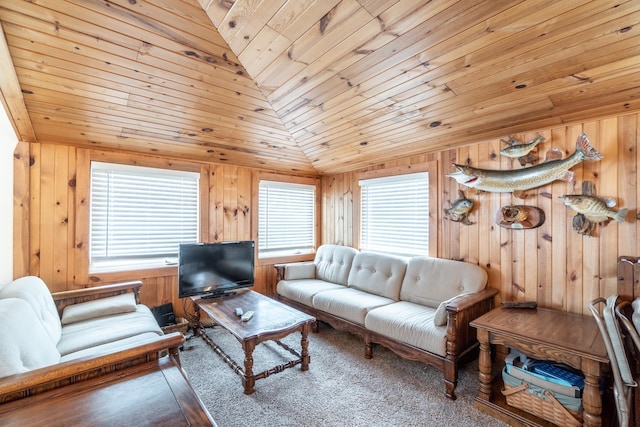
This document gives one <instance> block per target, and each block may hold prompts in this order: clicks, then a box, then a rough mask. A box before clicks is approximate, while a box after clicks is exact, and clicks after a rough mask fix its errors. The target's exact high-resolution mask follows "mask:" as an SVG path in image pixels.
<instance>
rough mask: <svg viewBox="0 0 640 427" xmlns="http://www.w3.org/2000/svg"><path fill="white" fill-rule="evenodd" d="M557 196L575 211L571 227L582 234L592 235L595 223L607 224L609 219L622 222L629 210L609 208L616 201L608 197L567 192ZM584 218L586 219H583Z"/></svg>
mask: <svg viewBox="0 0 640 427" xmlns="http://www.w3.org/2000/svg"><path fill="white" fill-rule="evenodd" d="M559 198H560V199H562V200H563V202H564V204H565V205H566V206H568V207H570V208H571V209H573V210H574V211H575V212H577V214H576V216H575V217H574V221H573V228H574V229H575V230H576V231H577V232H578V233H580V234H583V235H588V236H590V235H592V233H593V229H594V226H595V224H599V225H607V224H609V222H610V221H611V220H614V221H616V222H617V223H622V222H624V219H625V217H626V216H627V212H629V209H627V208H623V209H620V210H618V211H615V210H613V209H611V208H612V207H614V206H616V204H617V203H616V201H615V200H614V199H612V198H610V197H598V196H591V195H588V194H569V195H565V196H560V197H559ZM583 217H584V218H583ZM584 219H586V220H587V221H584Z"/></svg>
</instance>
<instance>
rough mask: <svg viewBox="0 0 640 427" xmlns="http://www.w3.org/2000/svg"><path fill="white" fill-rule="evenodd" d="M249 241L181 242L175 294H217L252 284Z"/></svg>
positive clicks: (250, 246)
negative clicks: (176, 292)
mask: <svg viewBox="0 0 640 427" xmlns="http://www.w3.org/2000/svg"><path fill="white" fill-rule="evenodd" d="M254 250H255V242H253V241H252V240H245V241H236V242H217V243H189V244H181V245H180V248H179V251H178V297H179V298H185V297H190V296H195V295H201V296H204V297H218V296H222V295H224V294H229V293H233V291H235V290H237V289H241V288H247V287H251V286H253V271H254Z"/></svg>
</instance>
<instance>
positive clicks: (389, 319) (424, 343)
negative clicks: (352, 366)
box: [364, 301, 447, 357]
mask: <svg viewBox="0 0 640 427" xmlns="http://www.w3.org/2000/svg"><path fill="white" fill-rule="evenodd" d="M435 312H436V310H435V309H433V308H430V307H425V306H424V305H420V304H414V303H412V302H407V301H400V302H396V303H393V304H389V305H385V306H383V307H379V308H376V309H374V310H371V311H370V312H369V313H368V314H367V317H366V318H365V321H364V325H365V327H366V328H367V329H368V330H370V331H372V332H376V333H378V334H380V335H384V336H387V337H389V338H392V339H394V340H396V341H400V342H402V343H405V344H409V345H412V346H414V347H418V348H420V349H422V350H426V351H430V352H431V353H435V354H437V355H440V356H443V357H444V356H446V355H447V327H446V326H436V325H435V324H434V322H433V317H434V315H435Z"/></svg>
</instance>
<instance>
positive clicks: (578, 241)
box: [322, 114, 640, 313]
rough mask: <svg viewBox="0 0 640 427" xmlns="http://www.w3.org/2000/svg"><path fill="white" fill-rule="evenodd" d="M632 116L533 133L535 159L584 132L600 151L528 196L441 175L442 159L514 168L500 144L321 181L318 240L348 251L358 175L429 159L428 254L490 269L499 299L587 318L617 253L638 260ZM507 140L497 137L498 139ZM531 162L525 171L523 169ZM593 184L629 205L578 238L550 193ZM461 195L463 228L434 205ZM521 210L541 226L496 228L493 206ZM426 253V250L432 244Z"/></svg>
mask: <svg viewBox="0 0 640 427" xmlns="http://www.w3.org/2000/svg"><path fill="white" fill-rule="evenodd" d="M639 121H640V118H639V116H638V115H635V114H634V115H625V116H620V117H615V118H608V119H602V120H598V121H592V122H585V123H582V124H580V125H573V126H564V127H559V128H553V129H541V130H540V131H539V133H541V134H542V135H543V136H544V137H545V138H546V140H545V141H544V142H543V143H542V144H540V145H539V146H538V152H537V155H538V156H539V157H540V161H543V160H544V158H545V154H546V152H547V150H549V149H550V148H552V147H555V148H558V149H560V150H562V152H563V153H564V157H566V156H568V155H570V154H571V153H573V152H574V151H575V141H576V139H577V137H578V135H579V134H580V132H585V133H586V134H587V136H588V137H589V139H590V140H591V143H592V145H593V146H594V147H595V148H596V149H597V150H598V151H600V153H601V154H603V155H604V159H603V160H601V161H599V162H583V163H582V164H581V165H578V166H576V167H574V168H573V169H572V170H573V171H574V172H575V181H574V182H573V183H568V182H564V181H556V182H554V183H552V184H548V185H546V186H543V187H540V188H537V189H534V190H530V191H528V192H527V193H526V198H525V199H517V198H515V197H513V196H512V195H511V194H510V193H507V194H496V193H484V192H475V191H472V190H470V189H468V188H466V187H464V186H459V185H458V184H457V183H456V181H455V180H453V179H452V178H449V177H447V176H446V174H447V173H449V172H452V171H453V168H452V167H451V163H454V162H455V163H467V164H470V165H472V166H474V167H479V168H484V169H518V168H521V165H520V163H519V162H518V161H517V160H513V159H509V158H507V157H504V156H501V155H500V153H499V152H500V150H501V149H502V148H504V146H505V144H504V143H503V142H501V141H500V140H499V139H496V140H490V141H483V142H480V143H478V144H475V145H471V146H468V147H464V148H460V149H456V150H447V151H442V152H440V153H437V154H436V155H425V156H416V157H412V158H407V159H405V160H404V161H400V162H392V163H384V164H380V165H377V166H375V167H372V168H368V169H362V170H359V171H354V172H349V173H343V174H338V175H331V176H326V177H324V178H323V180H322V188H323V234H322V240H323V242H326V243H339V244H345V245H353V246H357V242H358V230H359V215H358V214H357V213H358V212H359V206H358V205H359V201H358V200H357V194H358V188H357V186H358V178H359V175H360V174H361V173H363V172H367V171H369V170H373V169H389V168H397V167H398V166H410V165H413V164H419V163H424V162H427V161H437V165H438V166H437V172H436V176H435V177H433V176H431V175H430V178H431V179H430V181H431V185H438V194H439V198H438V199H437V200H430V203H432V204H436V206H437V208H432V209H431V212H432V217H431V221H432V227H431V232H432V233H437V241H438V245H437V246H438V247H437V248H436V252H435V253H436V254H437V256H439V257H442V258H449V259H459V260H464V261H468V262H471V263H475V264H479V265H481V266H483V267H485V268H486V269H487V271H488V272H489V280H490V286H491V287H493V288H496V289H498V290H499V291H500V294H499V297H498V303H499V302H500V301H501V300H518V301H524V300H528V301H530V300H533V301H537V302H538V304H539V305H540V306H542V307H553V308H556V309H560V310H564V311H569V312H576V313H589V311H588V303H589V301H591V300H592V299H594V298H596V297H598V296H608V295H611V294H613V293H615V292H616V283H617V278H616V259H617V257H618V256H619V255H637V250H638V236H639V234H638V222H637V219H636V217H637V215H638V211H637V199H638V194H637V188H638V180H639V179H640V177H639V175H638V172H637V170H638V164H639V160H640V159H639V154H638V150H637V141H638V133H639V130H638V122H639ZM536 134H537V133H536V132H532V133H528V134H524V135H515V136H516V137H517V138H518V139H520V140H527V141H528V140H531V139H533V138H535V136H536ZM506 138H507V135H505V137H504V139H506ZM528 166H531V165H527V167H528ZM585 180H588V181H591V182H592V183H593V184H594V185H595V189H596V194H597V195H599V196H603V197H612V198H614V199H616V200H617V202H618V206H617V207H616V208H615V209H618V208H620V207H626V208H628V209H629V213H628V214H627V217H626V221H625V222H624V223H622V224H617V223H615V222H611V223H609V224H608V225H607V226H606V227H598V228H596V231H595V233H594V235H593V236H591V237H589V236H582V235H580V234H578V233H577V232H576V231H574V230H573V227H572V219H573V216H574V214H575V212H573V211H572V210H570V209H569V208H568V207H566V206H565V205H564V204H563V202H562V200H561V199H559V198H558V197H559V196H563V195H565V194H580V193H581V189H582V182H583V181H585ZM458 189H463V190H464V191H465V194H466V195H467V197H468V198H470V199H471V200H473V202H474V210H473V212H472V214H471V216H470V219H471V221H472V222H474V223H475V224H473V225H470V226H467V225H462V224H460V223H457V222H453V221H450V220H449V219H448V218H447V217H446V215H444V214H443V209H444V208H448V207H449V206H450V203H451V202H453V201H455V200H456V199H457V198H458ZM511 204H524V205H532V206H538V207H540V208H542V210H543V211H544V212H545V215H546V221H545V223H544V224H543V225H542V226H541V227H539V228H536V229H530V230H507V229H505V228H501V227H499V226H497V225H496V223H495V221H494V214H495V213H496V212H497V211H498V210H499V209H500V208H501V207H502V206H506V205H511ZM430 252H431V253H432V254H433V253H434V251H433V248H431V250H430Z"/></svg>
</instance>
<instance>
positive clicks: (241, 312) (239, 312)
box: [236, 307, 244, 317]
mask: <svg viewBox="0 0 640 427" xmlns="http://www.w3.org/2000/svg"><path fill="white" fill-rule="evenodd" d="M243 314H244V312H243V311H242V309H241V308H240V307H238V308H236V316H238V317H240V316H242V315H243Z"/></svg>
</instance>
